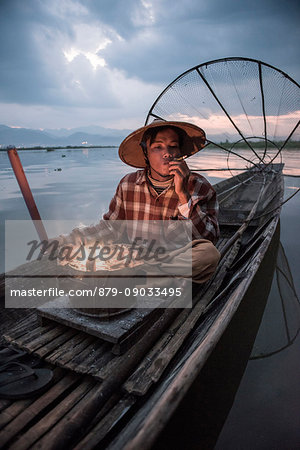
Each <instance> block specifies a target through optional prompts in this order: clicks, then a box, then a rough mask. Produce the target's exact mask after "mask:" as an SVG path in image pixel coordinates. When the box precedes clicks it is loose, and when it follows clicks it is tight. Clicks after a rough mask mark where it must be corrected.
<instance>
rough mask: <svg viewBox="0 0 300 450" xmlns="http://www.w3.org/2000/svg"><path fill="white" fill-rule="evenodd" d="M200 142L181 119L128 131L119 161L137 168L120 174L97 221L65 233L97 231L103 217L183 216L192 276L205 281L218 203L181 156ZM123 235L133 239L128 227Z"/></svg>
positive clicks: (213, 262)
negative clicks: (187, 223) (189, 226)
mask: <svg viewBox="0 0 300 450" xmlns="http://www.w3.org/2000/svg"><path fill="white" fill-rule="evenodd" d="M204 144H205V133H204V131H203V130H202V129H201V128H199V127H197V126H196V125H193V124H190V123H186V122H175V121H174V122H173V121H172V122H171V121H161V120H155V121H153V122H152V123H151V124H150V125H147V126H144V127H142V128H139V129H138V130H136V131H134V132H133V133H131V134H130V135H129V136H128V137H127V138H126V139H124V141H123V142H122V143H121V145H120V148H119V156H120V159H121V160H122V161H123V162H124V163H125V164H127V165H129V166H132V167H135V168H138V169H140V170H137V171H135V172H132V173H129V174H127V175H125V177H123V178H122V180H121V181H120V183H119V185H118V187H117V190H116V193H115V195H114V197H113V199H112V200H111V202H110V205H109V211H108V212H107V213H106V214H104V216H103V219H104V220H103V221H100V224H97V225H96V226H92V227H86V228H84V229H80V230H78V229H75V230H73V232H72V233H71V235H70V236H71V238H73V239H74V240H75V239H76V237H77V238H78V235H79V236H80V239H82V238H83V237H84V236H97V235H99V234H101V230H102V232H103V226H102V225H103V223H105V221H108V220H109V221H112V220H122V221H132V222H129V223H132V224H134V223H141V222H142V223H145V221H168V223H167V225H168V224H169V223H170V224H171V223H172V221H174V220H178V221H181V220H186V219H189V220H190V221H191V222H192V242H191V243H190V246H192V275H193V281H195V282H197V283H203V282H205V281H207V280H208V279H209V278H210V277H211V276H212V274H213V273H214V271H215V269H216V266H217V264H218V261H219V259H220V254H219V252H218V250H217V249H216V247H215V246H214V244H215V243H216V242H217V239H218V236H219V227H218V221H217V214H218V203H217V199H216V193H215V191H214V189H213V187H212V186H211V185H210V183H209V182H208V181H207V180H206V179H205V178H204V177H203V176H202V175H200V174H198V173H195V172H191V171H190V170H189V167H188V165H187V164H186V162H185V158H186V157H188V156H191V155H193V154H195V153H197V152H198V151H199V150H201V149H202V148H203V147H204ZM149 223H150V222H149ZM173 223H174V222H173ZM135 231H136V230H135ZM128 235H130V236H129V240H131V242H133V240H134V238H135V237H136V233H135V234H134V230H133V229H131V232H130V231H129V232H128ZM170 236H171V235H170ZM169 240H171V239H169ZM172 240H173V241H174V239H172ZM175 240H176V239H175ZM68 241H69V242H70V237H69V239H68Z"/></svg>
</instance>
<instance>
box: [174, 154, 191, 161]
mask: <svg viewBox="0 0 300 450" xmlns="http://www.w3.org/2000/svg"><path fill="white" fill-rule="evenodd" d="M186 158H187V155H184V156H178V157H177V158H173V159H172V161H182V160H184V159H186Z"/></svg>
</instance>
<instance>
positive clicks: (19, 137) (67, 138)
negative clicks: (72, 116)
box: [0, 125, 132, 148]
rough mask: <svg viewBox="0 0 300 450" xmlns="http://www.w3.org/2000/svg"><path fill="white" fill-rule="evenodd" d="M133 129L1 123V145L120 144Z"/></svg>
mask: <svg viewBox="0 0 300 450" xmlns="http://www.w3.org/2000/svg"><path fill="white" fill-rule="evenodd" d="M131 131H132V130H116V129H112V128H103V127H98V126H90V127H80V128H71V129H66V128H61V129H57V130H55V129H54V130H53V129H45V130H43V131H41V130H32V129H29V128H12V127H8V126H6V125H0V146H1V147H2V148H3V147H7V146H8V145H15V146H16V147H36V146H44V147H47V146H48V147H55V146H62V147H64V146H67V145H72V146H76V145H84V144H86V145H119V144H120V143H121V142H122V140H123V139H124V138H125V137H126V136H127V135H128V134H129V133H131Z"/></svg>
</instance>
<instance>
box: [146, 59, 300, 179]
mask: <svg viewBox="0 0 300 450" xmlns="http://www.w3.org/2000/svg"><path fill="white" fill-rule="evenodd" d="M299 93H300V87H299V85H298V84H297V83H296V82H295V81H293V80H292V79H291V78H290V77H289V76H288V75H286V74H285V73H283V72H282V71H280V70H278V69H276V68H274V67H271V66H269V65H267V64H265V63H262V62H260V61H256V60H250V59H246V58H226V59H222V60H217V61H212V62H209V63H205V64H202V65H199V66H197V67H194V68H192V69H190V70H189V71H187V72H185V73H184V74H182V75H181V76H179V77H178V78H177V79H176V80H175V81H174V82H173V83H171V84H170V85H169V86H168V87H167V88H166V89H165V90H164V91H163V93H162V94H161V95H160V96H159V97H158V99H157V100H156V102H155V103H154V105H153V107H152V108H151V110H150V111H149V114H148V117H147V120H146V123H150V122H151V121H152V120H153V118H154V117H157V116H158V117H160V118H162V119H164V120H179V121H186V122H191V123H194V124H196V125H198V126H199V127H201V128H203V129H204V130H205V132H206V135H207V140H208V142H212V143H213V144H215V145H217V146H218V147H220V148H222V149H223V150H225V151H229V152H230V151H234V152H236V153H239V152H241V151H242V150H243V149H247V150H250V151H252V153H253V157H249V160H251V161H252V162H253V163H255V162H264V163H269V162H271V161H273V162H279V161H278V158H279V159H280V161H283V162H285V160H284V159H285V153H284V151H285V150H291V149H292V150H298V151H299V150H300V135H299V120H300V95H299ZM281 150H284V151H283V152H281ZM286 156H288V155H287V154H286ZM299 174H300V171H299Z"/></svg>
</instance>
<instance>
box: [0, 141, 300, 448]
mask: <svg viewBox="0 0 300 450" xmlns="http://www.w3.org/2000/svg"><path fill="white" fill-rule="evenodd" d="M243 154H244V155H245V156H246V157H249V153H247V151H245V150H244V151H243ZM19 155H20V158H21V161H22V164H23V167H24V170H25V173H26V175H27V178H28V181H29V184H30V186H31V189H32V192H33V194H34V198H35V200H36V203H37V206H38V209H39V212H40V215H41V217H42V219H45V220H46V219H48V220H51V219H69V220H71V221H72V224H73V225H74V226H76V225H78V224H79V223H84V224H86V225H88V224H91V223H95V222H97V221H98V220H99V218H101V216H102V214H103V213H104V212H106V211H107V208H108V204H109V201H110V199H111V198H112V196H113V195H114V192H115V189H116V186H117V183H118V181H119V180H120V179H121V178H122V176H123V175H125V174H126V173H128V172H129V171H131V170H130V168H129V167H127V166H126V165H125V164H123V163H122V162H121V161H120V160H119V159H118V155H117V149H112V148H103V149H72V150H55V151H51V152H47V151H44V150H36V151H33V150H30V151H28V150H26V151H19ZM286 155H287V156H286V157H285V161H284V162H285V163H286V169H285V172H286V173H289V174H294V175H299V174H300V151H296V150H293V151H289V152H288V153H287V154H286ZM188 164H189V166H190V168H192V169H197V168H198V169H199V168H202V169H203V168H204V169H213V168H218V169H222V168H226V167H227V156H226V154H225V153H224V152H221V151H219V150H211V151H209V150H208V149H207V150H205V151H202V152H201V153H199V154H198V155H195V156H193V157H191V158H189V160H188ZM229 165H230V167H235V168H238V167H241V168H243V167H244V166H245V162H244V161H243V160H241V161H239V160H238V159H234V158H233V157H230V160H229ZM133 170H134V169H133ZM235 173H237V172H234V174H235ZM203 174H204V175H205V176H206V177H207V178H208V179H209V181H210V182H211V183H212V184H214V183H216V182H218V181H221V179H224V178H226V177H228V176H231V174H230V172H228V171H211V170H208V171H205V172H203ZM298 187H300V177H291V176H285V198H287V197H288V196H290V195H291V194H292V193H293V192H295V190H296V189H297V188H298ZM0 218H1V222H0V251H1V255H3V250H4V221H5V220H12V219H30V217H29V214H28V211H27V209H26V206H25V203H24V200H23V197H22V195H21V193H20V190H19V187H18V185H17V182H16V180H15V177H14V175H13V172H12V169H11V167H10V164H9V160H8V157H7V154H6V152H0ZM299 219H300V193H299V194H297V195H296V196H295V197H293V199H291V200H290V201H289V202H288V203H287V204H286V205H284V207H283V210H282V214H281V235H280V240H281V243H282V246H283V248H284V251H285V254H286V258H287V260H288V263H289V265H290V268H291V273H292V277H293V282H294V286H295V291H296V294H298V296H300V277H299V266H300V240H299V229H300V220H299ZM0 271H1V272H3V271H4V258H3V256H2V258H1V261H0ZM284 297H285V298H284V302H285V308H284V310H285V315H284V313H283V308H282V303H281V299H280V296H279V292H278V286H277V280H276V277H274V280H273V285H272V288H271V291H270V295H269V299H268V303H267V307H266V310H265V313H264V317H263V321H262V324H261V327H260V330H259V333H258V335H257V339H256V342H255V345H254V348H253V355H254V356H258V355H265V356H266V355H268V354H270V353H271V354H272V355H271V356H267V357H265V358H261V359H254V360H250V361H249V362H248V365H247V368H246V371H245V373H244V376H243V378H242V380H241V383H240V386H239V389H238V391H237V394H236V397H235V402H234V404H233V407H232V409H231V411H230V413H229V415H228V417H227V421H226V423H225V425H224V427H223V430H222V432H221V434H220V436H219V439H218V442H217V445H216V448H217V449H220V450H222V449H254V448H255V449H273V448H274V449H275V448H276V449H277V448H278V449H289V450H291V449H296V448H299V444H300V431H299V430H300V422H299V417H300V391H299V373H300V358H299V349H300V337H299V335H298V337H296V338H295V336H296V334H297V330H298V328H299V304H298V303H297V299H296V298H295V297H296V295H295V293H294V292H292V291H291V289H290V290H289V289H286V290H285V292H284ZM286 325H287V326H286ZM287 330H288V331H287ZM294 338H295V339H294ZM288 339H290V340H291V341H293V343H292V344H291V345H289V346H288V347H287V348H286V349H284V350H282V351H280V352H278V353H276V351H277V350H278V349H280V348H282V347H285V346H286V343H287V341H288ZM274 352H275V353H274ZM273 353H274V354H273Z"/></svg>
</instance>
